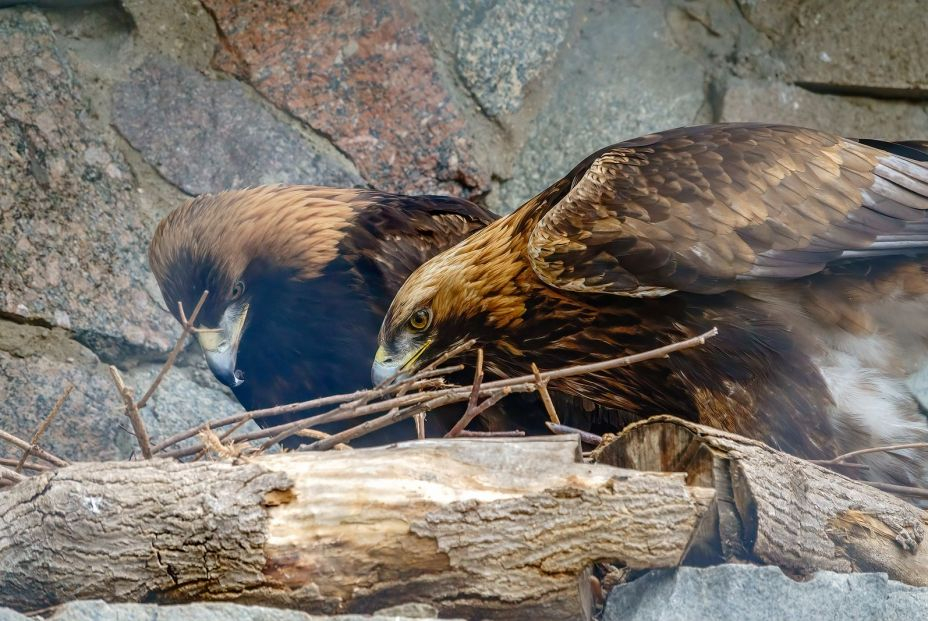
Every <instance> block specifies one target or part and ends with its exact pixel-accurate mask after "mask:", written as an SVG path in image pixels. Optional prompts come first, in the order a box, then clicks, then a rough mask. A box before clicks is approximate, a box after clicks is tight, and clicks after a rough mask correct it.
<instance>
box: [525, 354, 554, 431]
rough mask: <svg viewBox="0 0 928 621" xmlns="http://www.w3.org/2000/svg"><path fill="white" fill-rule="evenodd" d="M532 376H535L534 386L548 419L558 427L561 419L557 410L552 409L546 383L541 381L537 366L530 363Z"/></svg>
mask: <svg viewBox="0 0 928 621" xmlns="http://www.w3.org/2000/svg"><path fill="white" fill-rule="evenodd" d="M532 375H534V376H535V385H536V386H537V387H538V394H539V395H540V396H541V402H542V403H543V404H544V406H545V412H547V413H548V418H549V419H550V420H551V422H552V423H554V424H555V425H560V424H561V419H560V417H558V415H557V410H555V409H554V402H553V401H551V395H550V394H549V393H548V382H546V381H545V380H543V379H541V371H539V370H538V365H537V364H535V363H534V362H533V363H532Z"/></svg>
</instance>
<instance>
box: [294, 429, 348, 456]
mask: <svg viewBox="0 0 928 621" xmlns="http://www.w3.org/2000/svg"><path fill="white" fill-rule="evenodd" d="M296 435H298V436H301V437H303V438H312V439H313V440H325V439H326V438H331V437H332V434H331V433H326V432H324V431H319V430H318V429H304V430H303V431H300V432H298V433H297V434H296ZM332 448H333V449H335V450H336V451H350V450H352V447H350V446H348V445H347V444H336V445H335V446H333V447H332Z"/></svg>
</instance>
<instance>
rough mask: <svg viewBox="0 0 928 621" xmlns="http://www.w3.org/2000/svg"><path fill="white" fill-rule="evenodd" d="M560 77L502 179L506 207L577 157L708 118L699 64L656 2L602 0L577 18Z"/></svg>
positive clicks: (554, 177)
mask: <svg viewBox="0 0 928 621" xmlns="http://www.w3.org/2000/svg"><path fill="white" fill-rule="evenodd" d="M583 19H584V20H585V22H584V23H583V24H582V31H581V34H580V37H579V39H578V40H577V41H576V42H575V43H574V45H573V46H572V47H571V48H570V49H569V50H567V51H565V52H564V59H563V69H562V72H561V76H562V77H561V81H560V83H558V84H556V85H555V86H553V95H552V96H551V98H550V99H549V101H548V103H547V104H546V105H545V107H544V109H543V110H542V111H541V113H540V114H539V116H538V118H537V119H536V120H535V122H534V124H533V131H532V132H531V134H530V135H529V138H528V140H527V142H526V144H525V146H524V148H523V149H522V151H521V153H520V154H519V155H518V157H517V159H516V163H515V166H514V169H513V172H512V175H511V180H510V181H508V182H507V183H506V184H504V185H503V187H502V191H501V199H502V200H501V202H500V204H499V205H494V207H495V208H496V209H497V210H498V211H500V212H502V213H506V212H509V211H512V210H513V209H515V208H516V207H518V206H519V205H520V204H522V202H524V201H525V200H527V199H528V198H531V197H532V196H533V195H534V194H536V193H537V192H540V191H541V190H543V189H544V188H546V187H547V186H548V185H550V184H551V183H553V182H554V181H557V180H558V179H559V178H561V177H562V176H563V175H565V174H567V172H568V171H570V169H571V168H573V167H574V166H575V165H576V164H578V163H579V162H580V161H581V160H582V159H583V158H584V157H586V156H587V155H589V154H590V153H592V152H593V151H595V150H596V149H599V148H601V147H605V146H608V145H610V144H613V143H616V142H619V141H621V140H625V139H628V138H634V137H636V136H639V135H642V134H646V133H648V132H652V131H658V130H662V129H670V128H672V127H679V126H681V125H688V124H692V123H694V122H701V121H707V120H708V116H707V115H708V110H707V109H705V108H704V106H703V104H704V101H705V96H704V88H705V76H704V71H703V69H702V67H701V66H700V65H699V64H698V63H697V62H696V61H695V60H693V59H692V58H690V57H688V56H686V55H685V54H684V53H683V52H682V51H681V50H679V49H678V48H676V47H675V46H674V44H673V42H672V37H671V35H670V33H669V31H668V27H667V22H666V20H665V18H664V8H663V6H662V5H661V3H657V2H645V3H634V2H631V1H630V0H629V1H622V2H610V3H605V4H604V5H602V6H599V5H597V6H596V7H594V8H592V9H590V11H589V12H588V13H587V14H586V15H585V16H584V18H583Z"/></svg>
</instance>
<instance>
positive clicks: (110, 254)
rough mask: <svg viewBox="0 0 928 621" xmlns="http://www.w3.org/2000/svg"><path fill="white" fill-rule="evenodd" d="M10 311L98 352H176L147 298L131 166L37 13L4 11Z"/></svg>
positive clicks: (1, 89)
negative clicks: (95, 119)
mask: <svg viewBox="0 0 928 621" xmlns="http://www.w3.org/2000/svg"><path fill="white" fill-rule="evenodd" d="M0 39H2V40H3V45H2V46H0V170H2V171H4V172H3V183H2V185H0V248H3V249H4V250H3V252H2V254H0V312H3V313H6V314H9V315H16V316H19V317H23V318H25V319H29V320H33V321H41V322H43V323H47V324H49V325H57V326H61V327H63V328H66V329H69V330H72V331H73V332H74V334H75V335H76V336H77V338H78V339H80V340H81V341H82V342H84V343H86V344H88V345H89V346H91V347H92V348H94V349H97V350H100V351H105V352H106V354H107V355H109V356H113V355H116V354H117V353H118V352H119V351H120V350H122V349H125V348H127V347H128V348H130V349H131V348H136V349H138V348H147V349H155V350H163V349H166V348H167V347H168V345H169V343H170V341H171V335H172V333H173V326H171V322H170V321H169V318H168V317H167V315H166V314H164V313H163V312H161V311H160V310H159V309H158V308H157V306H156V305H155V304H154V303H153V300H152V298H151V297H150V296H149V295H148V289H147V287H148V286H150V284H151V282H152V281H151V276H150V275H149V273H148V269H147V266H146V263H145V258H144V249H145V248H146V246H147V243H148V235H149V233H148V231H149V230H150V229H151V227H152V225H153V223H152V222H151V221H150V220H149V219H147V218H146V217H145V215H144V214H141V213H139V212H138V209H137V204H136V199H135V196H134V193H133V178H132V172H131V171H130V170H129V168H128V166H127V165H126V162H125V160H124V159H123V158H122V156H121V155H120V154H119V153H118V152H117V151H114V150H113V149H111V148H110V147H109V146H108V145H107V144H106V143H105V142H104V141H102V140H100V139H99V137H98V136H96V135H94V133H93V132H92V131H91V129H90V128H89V127H88V126H87V125H86V123H85V122H84V118H83V117H84V116H85V115H87V114H89V111H88V110H87V109H86V107H85V104H84V101H83V99H82V95H81V91H80V88H79V87H78V85H77V84H76V83H75V81H74V78H73V75H72V73H71V68H70V67H69V65H68V63H67V61H66V60H65V58H64V57H63V55H62V54H61V53H60V52H59V51H58V49H57V48H56V46H55V37H54V35H53V34H52V31H51V29H50V27H49V25H48V22H47V21H46V20H45V18H44V17H42V16H41V15H40V14H37V13H30V12H19V11H0Z"/></svg>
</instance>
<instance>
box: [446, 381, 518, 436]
mask: <svg viewBox="0 0 928 621" xmlns="http://www.w3.org/2000/svg"><path fill="white" fill-rule="evenodd" d="M510 394H512V388H511V387H506V388H503V389H502V390H501V391H499V392H498V393H496V394H495V395H492V396H490V397H487V398H486V399H485V400H484V401H483V403H481V404H480V405H478V406H477V407H475V408H468V409H467V411H466V412H464V416H462V417H461V420H459V421H458V422H457V423H455V424H454V427H452V428H451V431H449V432H448V433H446V434H445V437H446V438H456V437H457V436H459V435H460V434H461V432H462V431H464V429H466V428H467V426H468V425H469V424H470V423H471V421H472V420H474V419H475V418H477V417H478V416H480V415H481V414H483V413H484V412H486V411H487V410H488V409H489V408H490V407H492V406H494V405H496V403H497V402H498V401H499V400H500V399H502V398H503V397H506V396H508V395H510Z"/></svg>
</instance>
